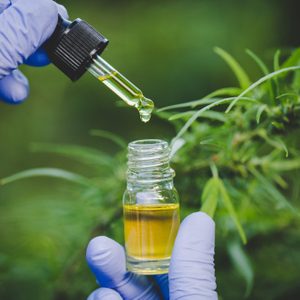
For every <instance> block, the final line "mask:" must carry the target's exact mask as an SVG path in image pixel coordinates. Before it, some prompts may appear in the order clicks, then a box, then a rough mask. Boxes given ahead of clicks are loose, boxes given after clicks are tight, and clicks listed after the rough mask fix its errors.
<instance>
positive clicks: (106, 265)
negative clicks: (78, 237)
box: [86, 236, 161, 300]
mask: <svg viewBox="0 0 300 300" xmlns="http://www.w3.org/2000/svg"><path fill="white" fill-rule="evenodd" d="M86 259H87V262H88V265H89V267H90V269H91V270H92V272H93V273H94V275H95V276H96V279H97V282H98V283H99V284H100V286H101V287H106V288H111V289H114V290H115V291H117V292H118V293H119V294H120V295H121V296H122V297H123V299H143V300H159V299H161V296H160V292H159V291H158V289H157V287H156V285H155V283H154V281H153V279H152V278H151V277H149V276H148V277H147V276H140V275H137V274H133V273H131V272H128V271H126V264H125V252H124V248H123V247H122V246H121V245H120V244H118V243H117V242H115V241H113V240H111V239H109V238H107V237H105V236H100V237H96V238H94V239H93V240H91V241H90V243H89V245H88V247H87V252H86Z"/></svg>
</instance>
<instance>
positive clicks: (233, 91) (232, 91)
mask: <svg viewBox="0 0 300 300" xmlns="http://www.w3.org/2000/svg"><path fill="white" fill-rule="evenodd" d="M241 92H242V89H240V88H236V87H225V88H221V89H218V90H216V91H214V92H212V93H210V94H208V95H206V96H205V97H203V98H201V99H199V100H193V101H189V102H184V103H179V104H174V105H169V106H165V107H162V108H160V109H158V110H157V112H162V111H165V110H171V109H178V108H183V107H192V108H194V107H197V106H200V105H205V104H210V103H213V102H215V101H217V100H219V98H216V97H219V96H238V95H239V94H240V93H241Z"/></svg>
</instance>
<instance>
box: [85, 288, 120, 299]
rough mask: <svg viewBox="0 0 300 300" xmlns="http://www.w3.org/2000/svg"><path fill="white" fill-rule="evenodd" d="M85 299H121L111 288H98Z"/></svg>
mask: <svg viewBox="0 0 300 300" xmlns="http://www.w3.org/2000/svg"><path fill="white" fill-rule="evenodd" d="M87 300H122V297H121V296H120V295H119V294H118V293H117V292H116V291H114V290H112V289H107V288H100V289H97V290H96V291H94V292H93V293H92V294H91V295H90V296H89V297H88V298H87Z"/></svg>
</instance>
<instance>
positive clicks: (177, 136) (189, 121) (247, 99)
mask: <svg viewBox="0 0 300 300" xmlns="http://www.w3.org/2000/svg"><path fill="white" fill-rule="evenodd" d="M234 99H236V98H235V97H230V98H224V99H221V100H218V101H216V102H214V103H211V104H209V105H207V106H205V107H203V108H201V109H200V110H198V111H196V112H195V113H194V114H193V115H192V116H191V117H190V118H189V119H188V121H187V122H186V123H185V124H184V126H183V127H182V128H181V129H180V131H179V132H178V133H177V135H176V136H175V138H174V139H173V140H176V139H178V138H180V137H181V136H182V135H183V134H184V133H185V132H186V131H187V130H188V129H189V127H190V126H191V125H192V124H193V123H194V121H195V120H197V119H198V118H199V117H200V116H201V115H202V114H203V113H204V112H205V111H207V110H210V109H211V108H213V107H215V106H218V105H222V104H226V103H227V102H231V101H233V100H234ZM242 100H245V101H253V102H256V100H255V99H252V98H249V97H243V99H242Z"/></svg>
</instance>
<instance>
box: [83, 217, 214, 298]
mask: <svg viewBox="0 0 300 300" xmlns="http://www.w3.org/2000/svg"><path fill="white" fill-rule="evenodd" d="M214 239H215V225H214V222H213V220H212V219H211V218H210V217H209V216H207V215H206V214H204V213H202V212H198V213H193V214H191V215H190V216H188V217H187V218H186V219H185V220H184V221H183V222H182V224H181V226H180V229H179V232H178V235H177V238H176V241H175V245H174V249H173V253H172V258H171V264H170V269H169V276H168V275H157V276H153V277H151V276H139V275H136V274H133V273H130V272H127V271H126V267H125V254H124V249H123V247H122V246H121V245H119V244H118V243H116V242H115V241H113V240H111V239H109V238H107V237H96V238H94V239H93V240H91V242H90V243H89V245H88V248H87V254H86V257H87V262H88V265H89V267H90V268H91V270H92V272H93V273H94V274H95V276H96V279H97V282H98V283H99V284H100V285H101V288H100V289H98V290H96V291H94V292H93V293H92V294H91V295H90V296H89V298H88V300H100V299H101V300H105V299H112V300H114V299H116V300H117V299H125V300H133V299H134V300H137V299H143V300H149V299H151V300H152V299H153V300H154V299H165V300H167V299H171V300H177V299H180V300H184V299H188V300H196V299H197V300H204V299H205V300H217V298H218V297H217V293H216V291H215V290H216V278H215V271H214Z"/></svg>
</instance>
